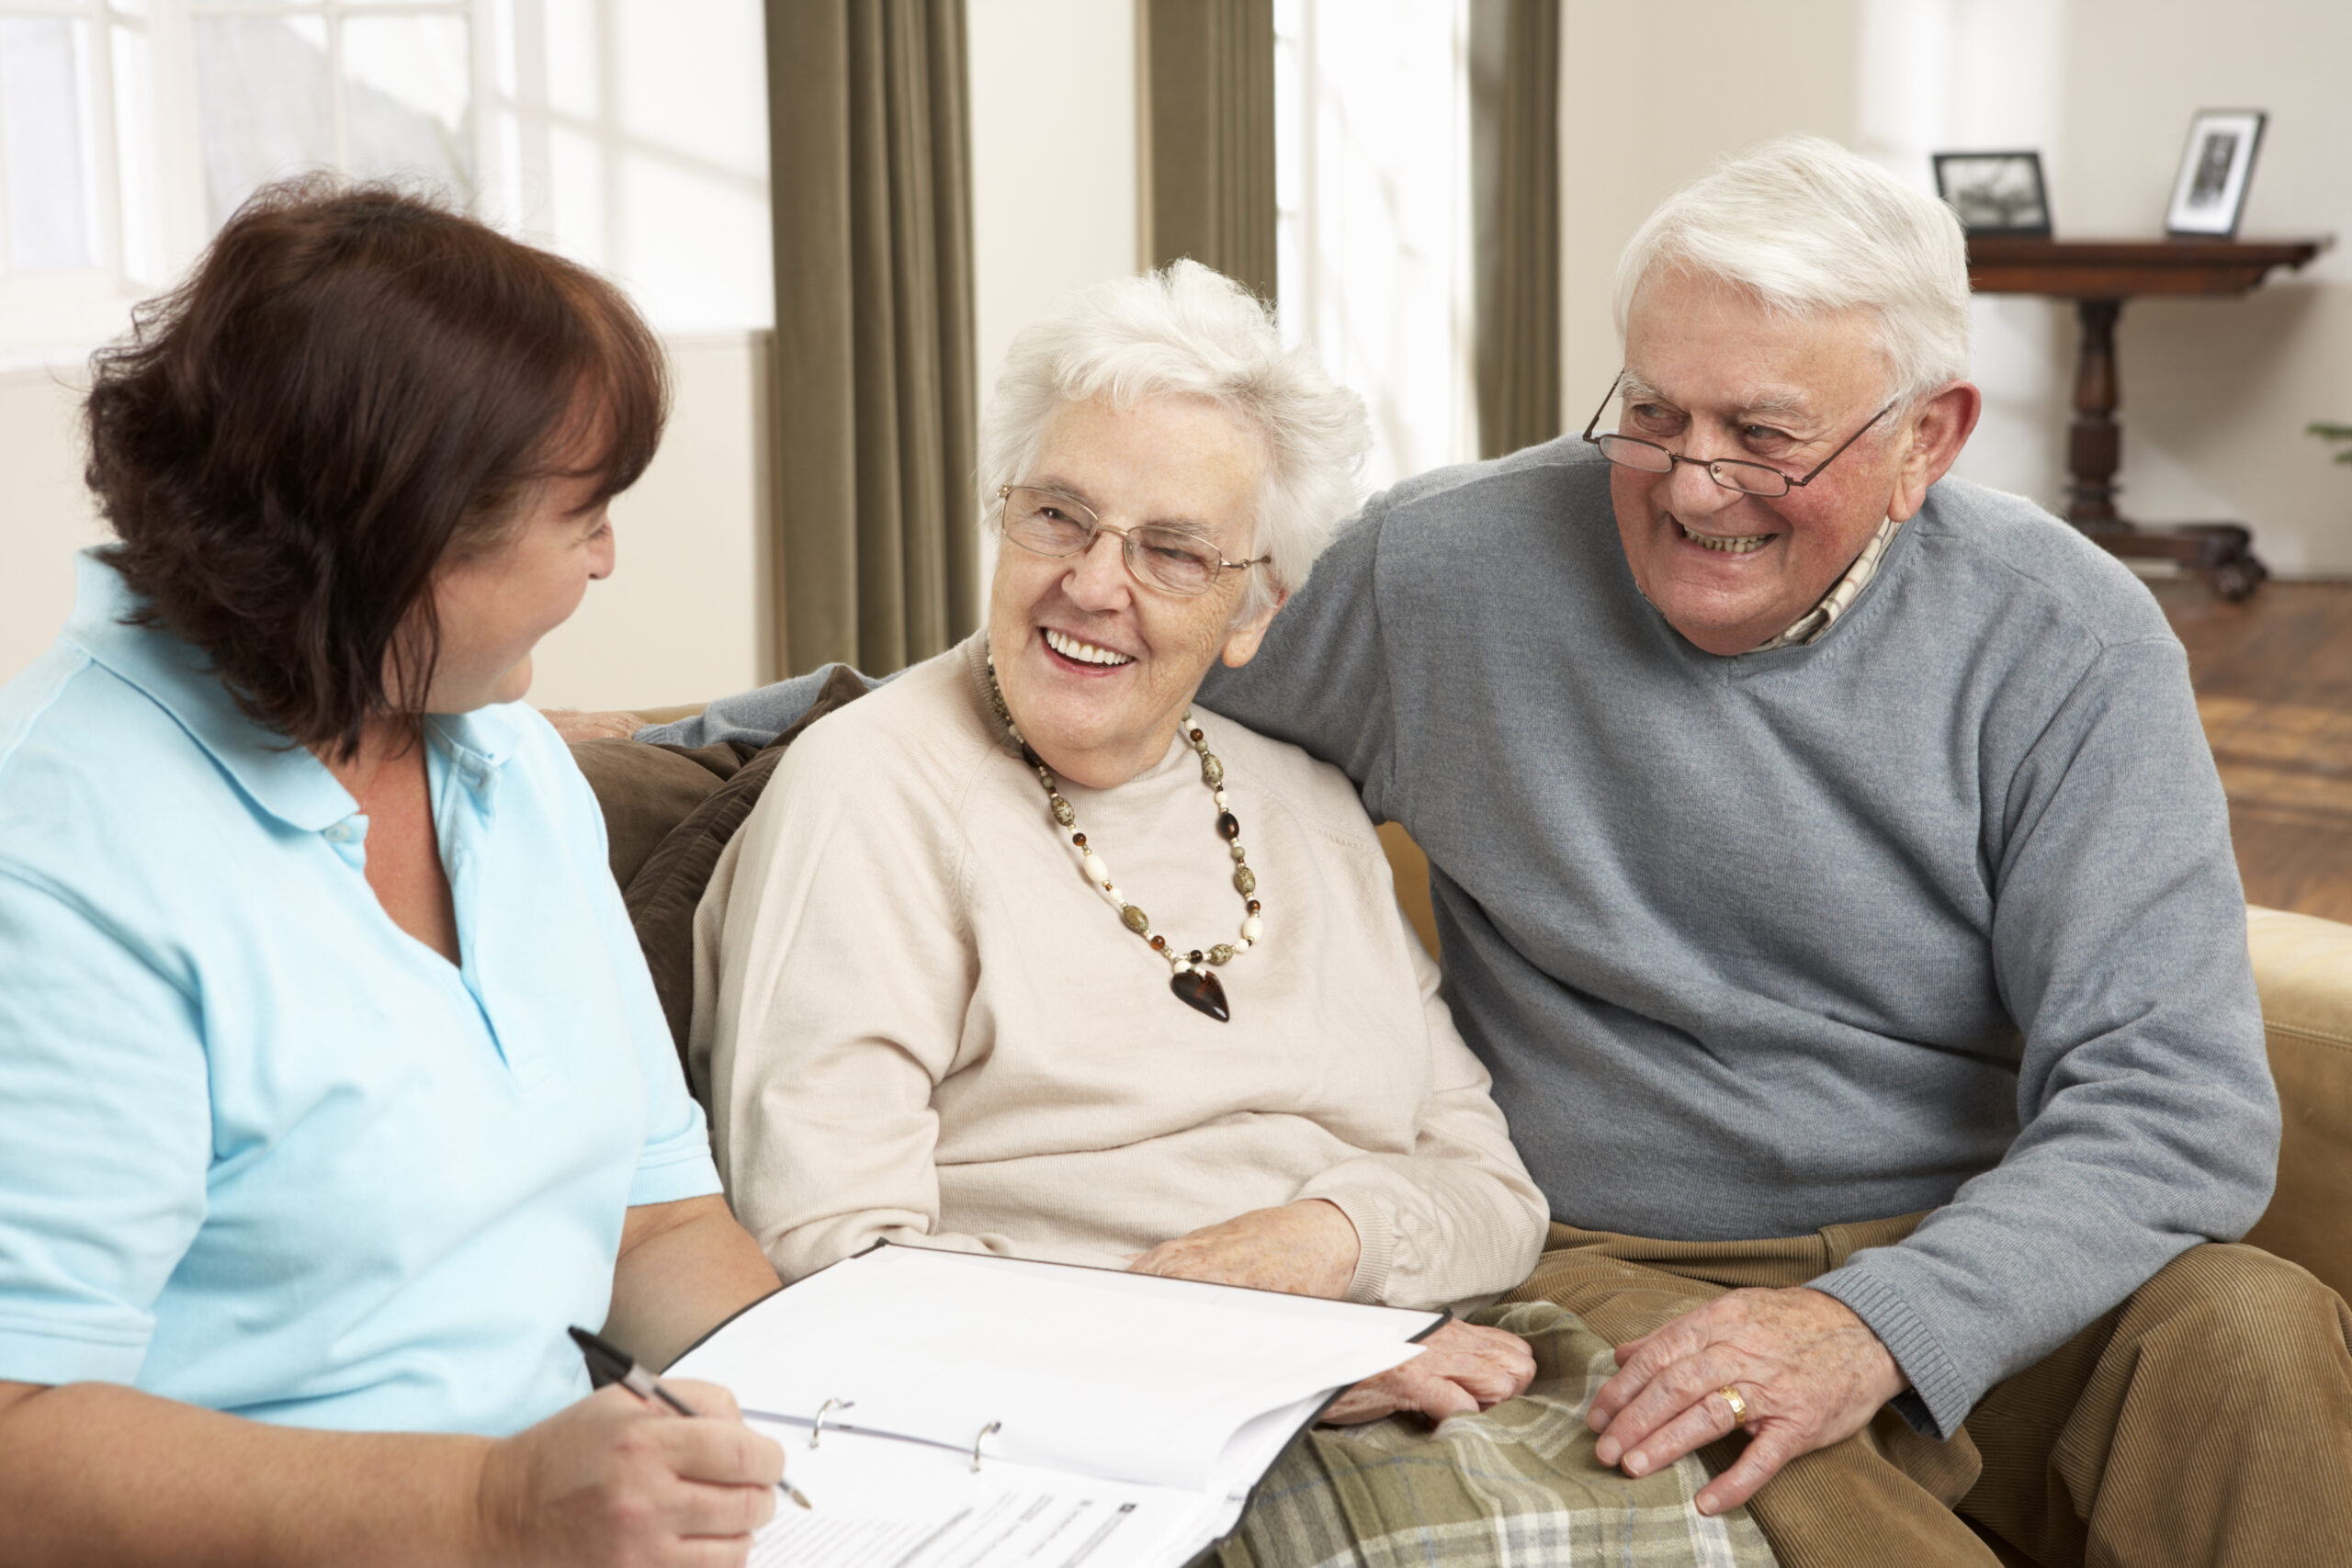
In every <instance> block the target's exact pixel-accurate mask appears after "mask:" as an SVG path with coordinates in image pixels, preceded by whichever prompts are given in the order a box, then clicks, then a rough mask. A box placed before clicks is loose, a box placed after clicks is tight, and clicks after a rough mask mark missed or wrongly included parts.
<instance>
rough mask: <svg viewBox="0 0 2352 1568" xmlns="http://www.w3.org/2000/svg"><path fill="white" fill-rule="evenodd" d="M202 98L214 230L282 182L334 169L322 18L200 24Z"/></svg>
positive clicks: (246, 19) (199, 83) (241, 19)
mask: <svg viewBox="0 0 2352 1568" xmlns="http://www.w3.org/2000/svg"><path fill="white" fill-rule="evenodd" d="M196 92H197V110H198V118H199V121H200V123H201V126H202V129H203V136H204V174H205V185H206V187H207V190H208V193H209V197H210V201H211V208H212V221H213V222H214V223H216V224H218V223H222V222H225V221H227V220H228V217H229V214H231V213H232V212H234V211H235V210H236V209H237V204H238V203H239V202H241V201H243V200H244V199H245V197H248V196H251V195H252V194H253V193H254V188H255V187H256V186H261V185H263V184H265V183H266V182H267V181H269V180H271V179H274V178H276V177H277V176H278V175H287V174H291V173H294V172H295V171H297V170H300V169H314V168H326V167H331V166H332V165H333V164H334V97H333V96H332V88H331V84H330V82H329V80H328V77H327V36H326V23H325V21H324V20H323V19H322V18H320V17H197V18H196Z"/></svg>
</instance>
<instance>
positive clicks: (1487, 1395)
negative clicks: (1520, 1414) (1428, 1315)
mask: <svg viewBox="0 0 2352 1568" xmlns="http://www.w3.org/2000/svg"><path fill="white" fill-rule="evenodd" d="M1534 1381H1535V1353H1534V1352H1533V1351H1532V1350H1530V1349H1529V1348H1527V1341H1526V1340H1524V1339H1521V1337H1519V1336H1518V1335H1516V1334H1509V1333H1506V1332H1504V1331H1503V1330H1502V1329H1499V1328H1480V1327H1478V1326H1477V1325H1475V1324H1468V1323H1449V1324H1447V1325H1445V1326H1444V1327H1442V1328H1441V1329H1439V1330H1438V1331H1437V1332H1436V1333H1435V1334H1432V1335H1430V1337H1428V1338H1427V1339H1424V1340H1423V1341H1421V1353H1420V1354H1419V1355H1418V1356H1416V1357H1414V1358H1413V1359H1411V1360H1409V1361H1408V1362H1406V1363H1405V1364H1404V1365H1403V1366H1401V1367H1391V1368H1390V1369H1389V1370H1388V1371H1385V1372H1383V1373H1381V1374H1380V1375H1379V1376H1378V1377H1376V1378H1366V1379H1364V1380H1363V1382H1360V1383H1358V1384H1356V1386H1355V1387H1353V1388H1351V1389H1350V1390H1348V1392H1347V1393H1343V1394H1341V1395H1340V1397H1339V1398H1338V1399H1336V1400H1334V1401H1332V1402H1331V1407H1330V1408H1329V1410H1326V1411H1325V1412H1323V1419H1324V1420H1325V1421H1326V1422H1327V1423H1329V1425H1331V1426H1334V1427H1351V1426H1354V1425H1355V1424H1356V1423H1358V1422H1360V1421H1377V1420H1379V1419H1380V1418H1381V1417H1382V1416H1393V1415H1395V1414H1396V1413H1397V1411H1399V1410H1418V1411H1419V1412H1420V1413H1421V1414H1422V1415H1424V1416H1428V1417H1429V1418H1430V1422H1431V1423H1432V1424H1434V1423H1436V1422H1440V1421H1442V1420H1444V1419H1445V1418H1446V1417H1447V1416H1468V1415H1473V1414H1475V1413H1476V1412H1477V1411H1481V1410H1487V1409H1491V1408H1492V1407H1493V1406H1495V1405H1498V1404H1501V1403H1502V1402H1503V1401H1504V1400H1506V1399H1516V1398H1518V1397H1519V1396H1520V1395H1521V1394H1522V1393H1526V1392H1527V1385H1528V1384H1529V1383H1531V1382H1534Z"/></svg>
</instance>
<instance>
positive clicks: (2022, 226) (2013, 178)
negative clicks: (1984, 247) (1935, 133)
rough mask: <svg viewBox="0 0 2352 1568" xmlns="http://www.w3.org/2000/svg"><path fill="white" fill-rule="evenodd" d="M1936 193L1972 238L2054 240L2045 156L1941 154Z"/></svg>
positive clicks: (1939, 154)
mask: <svg viewBox="0 0 2352 1568" xmlns="http://www.w3.org/2000/svg"><path fill="white" fill-rule="evenodd" d="M1933 157H1934V159H1935V165H1936V194H1937V195H1938V196H1939V197H1942V198H1943V199H1944V203H1945V205H1946V206H1948V207H1950V208H1951V209H1952V210H1953V211H1954V212H1956V213H1958V214H1960V226H1961V229H1962V231H1963V232H1965V233H1969V234H2015V235H2018V236H2023V237H2030V238H2037V239H2044V240H2046V239H2048V238H2049V237H2050V191H2049V187H2048V186H2045V185H2044V184H2043V183H2042V179H2041V153H2039V152H1938V153H1935V154H1933Z"/></svg>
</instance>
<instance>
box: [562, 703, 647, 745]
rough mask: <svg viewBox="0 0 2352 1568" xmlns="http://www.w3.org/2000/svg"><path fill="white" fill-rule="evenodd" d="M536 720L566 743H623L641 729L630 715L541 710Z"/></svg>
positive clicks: (634, 716)
mask: <svg viewBox="0 0 2352 1568" xmlns="http://www.w3.org/2000/svg"><path fill="white" fill-rule="evenodd" d="M539 716H540V717H541V718H544V719H546V720H547V721H548V723H549V724H552V725H554V726H555V732H556V733H557V734H558V735H560V736H561V737H562V738H563V739H565V740H566V741H572V740H626V739H628V738H629V737H630V736H632V735H635V734H636V733H637V732H638V731H639V730H640V729H642V728H645V721H644V720H643V719H641V718H639V717H638V716H637V715H635V714H633V713H582V712H581V711H580V710H579V709H578V708H541V709H540V710H539Z"/></svg>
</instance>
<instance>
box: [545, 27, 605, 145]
mask: <svg viewBox="0 0 2352 1568" xmlns="http://www.w3.org/2000/svg"><path fill="white" fill-rule="evenodd" d="M543 3H544V6H545V16H546V19H547V29H548V30H547V49H548V107H551V108H553V109H554V110H555V111H556V112H557V113H558V114H568V115H577V116H578V117H579V118H582V119H594V118H596V115H597V112H598V109H599V107H600V106H601V105H602V104H603V102H604V94H603V93H602V92H601V91H600V90H599V89H600V87H601V85H602V84H603V82H604V72H603V70H602V68H601V67H600V66H598V64H597V63H596V62H597V58H598V53H599V51H598V49H597V44H596V26H597V22H596V0H543Z"/></svg>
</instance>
